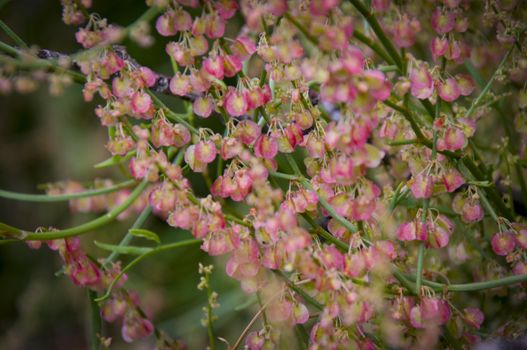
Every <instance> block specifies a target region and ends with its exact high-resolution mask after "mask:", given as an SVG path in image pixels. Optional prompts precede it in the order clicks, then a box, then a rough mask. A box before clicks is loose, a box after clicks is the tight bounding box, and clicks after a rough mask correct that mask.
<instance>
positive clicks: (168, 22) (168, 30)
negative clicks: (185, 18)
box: [156, 11, 177, 36]
mask: <svg viewBox="0 0 527 350" xmlns="http://www.w3.org/2000/svg"><path fill="white" fill-rule="evenodd" d="M156 30H157V32H158V33H159V34H161V35H162V36H171V35H176V33H177V30H176V28H175V26H174V12H173V11H169V12H165V13H164V14H163V15H161V16H159V17H158V18H157V21H156Z"/></svg>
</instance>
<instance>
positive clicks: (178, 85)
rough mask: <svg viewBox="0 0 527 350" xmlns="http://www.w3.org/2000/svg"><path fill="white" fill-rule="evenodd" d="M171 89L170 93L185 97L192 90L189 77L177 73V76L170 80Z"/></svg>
mask: <svg viewBox="0 0 527 350" xmlns="http://www.w3.org/2000/svg"><path fill="white" fill-rule="evenodd" d="M169 88H170V92H172V93H173V94H174V95H177V96H185V95H187V94H189V93H190V91H191V90H192V86H191V85H190V81H189V79H188V76H186V75H183V74H181V73H179V72H177V73H176V75H174V77H172V79H170V86H169Z"/></svg>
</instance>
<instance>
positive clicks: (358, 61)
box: [340, 46, 364, 75]
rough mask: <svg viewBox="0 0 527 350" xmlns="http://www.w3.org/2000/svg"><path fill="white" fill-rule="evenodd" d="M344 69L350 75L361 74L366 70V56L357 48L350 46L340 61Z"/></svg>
mask: <svg viewBox="0 0 527 350" xmlns="http://www.w3.org/2000/svg"><path fill="white" fill-rule="evenodd" d="M340 62H341V64H342V68H344V69H345V70H346V71H347V72H348V73H349V74H350V75H354V74H359V73H361V72H362V71H363V69H364V54H363V53H362V51H361V50H360V49H359V48H358V47H356V46H348V48H347V49H346V50H345V51H344V52H343V54H342V58H341V59H340Z"/></svg>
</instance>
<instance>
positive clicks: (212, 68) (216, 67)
mask: <svg viewBox="0 0 527 350" xmlns="http://www.w3.org/2000/svg"><path fill="white" fill-rule="evenodd" d="M224 64H225V63H224V60H223V57H222V56H210V57H207V58H206V59H205V60H204V61H203V69H204V70H205V72H207V73H208V74H210V75H212V76H213V77H215V78H217V79H223V76H224Z"/></svg>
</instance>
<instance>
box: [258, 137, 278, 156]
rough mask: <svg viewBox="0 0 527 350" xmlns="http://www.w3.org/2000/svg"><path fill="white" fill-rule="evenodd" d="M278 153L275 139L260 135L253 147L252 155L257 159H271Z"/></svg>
mask: <svg viewBox="0 0 527 350" xmlns="http://www.w3.org/2000/svg"><path fill="white" fill-rule="evenodd" d="M277 153H278V143H277V142H276V139H275V138H274V137H272V136H269V135H261V136H260V137H259V138H258V139H257V140H256V143H255V145H254V154H255V155H256V156H257V157H262V158H265V159H273V158H274V157H275V156H276V154H277Z"/></svg>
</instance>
